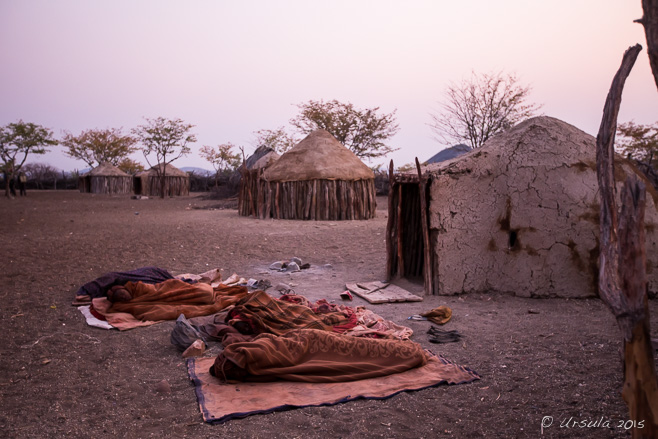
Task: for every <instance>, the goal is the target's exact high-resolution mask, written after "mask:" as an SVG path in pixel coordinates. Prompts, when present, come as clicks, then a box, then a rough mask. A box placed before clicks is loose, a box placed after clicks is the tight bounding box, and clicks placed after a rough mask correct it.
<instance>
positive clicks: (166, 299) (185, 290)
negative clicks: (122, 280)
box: [92, 279, 248, 329]
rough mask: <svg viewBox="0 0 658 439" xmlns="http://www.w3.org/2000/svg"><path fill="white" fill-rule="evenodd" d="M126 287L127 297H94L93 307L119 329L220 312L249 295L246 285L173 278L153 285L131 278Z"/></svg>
mask: <svg viewBox="0 0 658 439" xmlns="http://www.w3.org/2000/svg"><path fill="white" fill-rule="evenodd" d="M123 288H124V289H125V290H126V291H127V292H128V294H129V295H130V299H129V300H128V301H117V302H110V301H109V300H108V299H107V298H99V299H94V300H93V302H92V304H93V307H94V309H95V310H96V311H97V312H98V313H100V314H101V315H103V316H104V317H105V319H106V320H107V321H108V322H109V323H110V324H111V325H113V326H115V327H117V328H119V329H131V328H134V327H136V326H143V325H144V324H153V323H155V322H159V321H163V320H176V319H177V318H178V316H179V315H181V314H183V315H184V316H185V317H187V318H191V317H197V316H206V315H210V314H214V313H217V312H219V311H221V310H223V309H225V308H226V307H228V306H231V305H233V304H235V303H237V302H239V301H240V300H241V299H243V298H244V297H246V296H247V294H248V292H247V288H246V287H243V286H231V287H229V286H225V285H223V284H220V285H219V286H218V287H215V288H213V287H212V286H211V285H208V284H205V283H196V284H188V283H186V282H184V281H181V280H178V279H170V280H167V281H165V282H161V283H159V284H155V285H150V284H145V283H142V282H136V283H134V282H128V283H126V284H125V285H124V286H123Z"/></svg>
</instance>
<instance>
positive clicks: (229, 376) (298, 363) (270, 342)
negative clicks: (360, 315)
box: [211, 329, 428, 383]
mask: <svg viewBox="0 0 658 439" xmlns="http://www.w3.org/2000/svg"><path fill="white" fill-rule="evenodd" d="M224 343H225V347H224V351H223V352H222V353H221V354H219V355H218V356H217V358H216V360H215V363H214V365H213V368H212V370H211V373H213V374H214V375H215V376H216V377H218V378H219V379H220V380H222V381H225V382H226V381H234V380H239V381H272V380H277V379H283V380H287V381H303V382H309V383H332V382H343V381H354V380H362V379H366V378H374V377H380V376H386V375H391V374H394V373H400V372H404V371H406V370H409V369H412V368H415V367H419V366H423V365H425V363H426V362H427V359H428V355H427V353H426V352H425V351H424V350H423V348H422V347H421V346H420V345H419V344H417V343H414V342H411V341H402V340H383V339H372V338H361V337H350V336H346V335H340V334H336V333H333V332H330V331H323V330H317V329H295V330H291V331H288V332H286V333H285V334H283V335H279V336H276V335H273V334H261V335H259V336H258V337H256V338H255V339H253V340H252V341H248V342H236V343H231V344H228V345H226V341H225V342H224Z"/></svg>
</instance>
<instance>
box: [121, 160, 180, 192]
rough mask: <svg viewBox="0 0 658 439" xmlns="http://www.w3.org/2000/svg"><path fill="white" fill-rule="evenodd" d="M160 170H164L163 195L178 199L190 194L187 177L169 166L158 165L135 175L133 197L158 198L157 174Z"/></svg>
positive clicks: (158, 178) (158, 184)
mask: <svg viewBox="0 0 658 439" xmlns="http://www.w3.org/2000/svg"><path fill="white" fill-rule="evenodd" d="M160 169H164V170H165V187H164V195H165V196H166V197H178V196H182V195H189V194H190V177H189V175H187V173H186V172H183V171H181V170H180V169H178V168H176V167H174V166H172V165H171V164H168V165H166V166H164V167H163V165H162V164H160V165H156V166H153V167H152V168H151V169H148V170H146V171H142V172H138V173H137V174H136V175H135V177H134V178H133V184H134V189H135V195H145V196H149V197H159V196H160V192H161V191H160V173H159V172H158V170H160Z"/></svg>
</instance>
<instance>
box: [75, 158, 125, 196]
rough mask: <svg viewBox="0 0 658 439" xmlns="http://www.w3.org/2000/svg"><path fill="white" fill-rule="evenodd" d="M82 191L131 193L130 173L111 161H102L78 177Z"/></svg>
mask: <svg viewBox="0 0 658 439" xmlns="http://www.w3.org/2000/svg"><path fill="white" fill-rule="evenodd" d="M78 188H79V189H80V192H87V193H92V194H129V193H130V192H132V189H133V179H132V177H131V176H130V175H128V174H126V173H125V172H123V171H122V170H121V169H119V168H117V167H116V166H114V165H112V164H110V163H101V164H99V165H98V166H96V167H95V168H94V169H92V170H91V171H89V172H87V173H86V174H84V175H81V176H80V178H79V179H78Z"/></svg>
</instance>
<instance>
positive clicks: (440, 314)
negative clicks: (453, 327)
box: [421, 305, 452, 325]
mask: <svg viewBox="0 0 658 439" xmlns="http://www.w3.org/2000/svg"><path fill="white" fill-rule="evenodd" d="M421 316H423V317H427V320H429V321H430V322H432V323H436V324H437V325H445V324H446V323H448V322H449V321H450V318H451V317H452V310H451V309H450V308H448V307H447V306H445V305H441V306H439V307H438V308H434V309H433V310H430V311H427V312H426V313H422V314H421Z"/></svg>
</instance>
